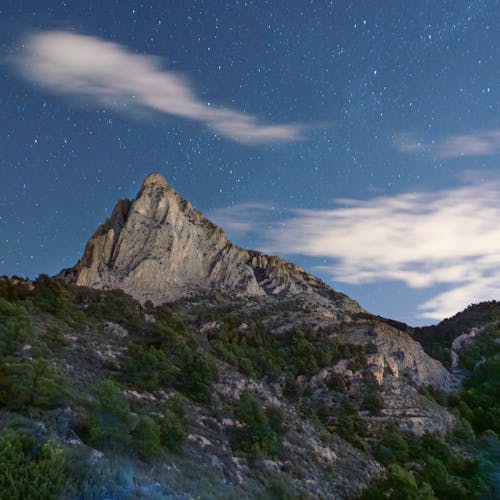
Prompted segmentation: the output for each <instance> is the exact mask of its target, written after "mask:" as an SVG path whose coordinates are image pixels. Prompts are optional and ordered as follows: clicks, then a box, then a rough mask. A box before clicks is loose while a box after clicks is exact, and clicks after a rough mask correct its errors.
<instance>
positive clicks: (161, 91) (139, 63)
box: [14, 31, 301, 143]
mask: <svg viewBox="0 0 500 500" xmlns="http://www.w3.org/2000/svg"><path fill="white" fill-rule="evenodd" d="M24 46H25V49H24V50H23V52H22V53H20V54H19V55H18V56H17V57H16V58H15V59H14V62H15V64H16V65H17V67H18V68H20V70H21V71H22V73H23V74H24V75H25V76H27V77H28V78H30V79H35V80H36V81H37V82H39V83H41V84H42V85H44V86H45V87H47V88H48V89H50V90H52V91H55V92H59V93H63V94H68V95H72V96H85V97H86V98H91V99H93V100H94V101H97V102H98V103H101V104H104V105H108V106H113V107H118V108H120V109H121V110H127V109H129V110H130V111H131V112H133V110H134V108H135V109H137V106H142V107H145V108H149V109H153V110H155V111H158V112H161V113H166V114H170V115H175V116H179V117H182V118H187V119H191V120H197V121H200V122H203V123H205V124H207V125H208V126H210V127H211V128H212V129H213V130H215V131H217V132H219V133H220V134H222V135H224V136H226V137H229V138H231V139H234V140H237V141H240V142H244V143H259V142H276V141H293V140H298V139H300V138H301V127H300V126H299V125H296V124H282V125H266V124H261V123H260V122H259V120H258V119H257V118H256V117H255V116H252V115H248V114H244V113H241V112H238V111H234V110H232V109H228V108H224V107H216V106H212V105H209V104H208V103H205V102H202V101H201V100H200V99H199V98H198V97H196V96H195V94H194V93H193V91H192V90H191V88H190V86H189V85H188V83H187V82H186V81H185V79H184V78H182V77H181V76H179V75H178V74H176V73H174V72H172V71H166V70H164V69H162V68H161V66H160V61H159V59H158V58H156V57H152V56H146V55H140V54H134V53H132V52H130V51H128V50H127V49H126V48H124V47H122V46H121V45H118V44H116V43H111V42H107V41H104V40H102V39H100V38H96V37H91V36H85V35H78V34H74V33H69V32H65V31H51V32H45V33H40V34H35V35H32V36H31V37H29V39H28V40H26V43H25V44H24Z"/></svg>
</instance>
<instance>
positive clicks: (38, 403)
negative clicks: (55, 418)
mask: <svg viewBox="0 0 500 500" xmlns="http://www.w3.org/2000/svg"><path fill="white" fill-rule="evenodd" d="M67 397H68V391H67V384H66V381H65V380H64V379H63V377H62V376H61V375H60V373H59V370H58V369H57V367H56V366H54V365H52V364H50V363H49V362H48V361H46V360H44V359H37V360H35V361H33V362H32V363H30V362H4V363H2V364H0V405H1V406H5V407H6V408H8V409H11V410H25V409H27V407H36V408H41V409H45V410H46V409H51V408H56V407H58V406H60V405H62V404H64V402H65V401H66V399H67Z"/></svg>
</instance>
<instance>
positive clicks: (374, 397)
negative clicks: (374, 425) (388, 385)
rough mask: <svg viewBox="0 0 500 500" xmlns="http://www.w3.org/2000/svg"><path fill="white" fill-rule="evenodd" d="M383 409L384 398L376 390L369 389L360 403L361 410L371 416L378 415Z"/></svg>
mask: <svg viewBox="0 0 500 500" xmlns="http://www.w3.org/2000/svg"><path fill="white" fill-rule="evenodd" d="M383 408H384V398H383V397H382V394H380V391H379V390H378V389H377V388H370V389H369V390H368V392H367V393H366V396H365V397H364V399H363V402H362V403H361V409H362V410H368V411H369V412H370V413H371V414H372V415H379V414H380V411H381V410H382V409H383Z"/></svg>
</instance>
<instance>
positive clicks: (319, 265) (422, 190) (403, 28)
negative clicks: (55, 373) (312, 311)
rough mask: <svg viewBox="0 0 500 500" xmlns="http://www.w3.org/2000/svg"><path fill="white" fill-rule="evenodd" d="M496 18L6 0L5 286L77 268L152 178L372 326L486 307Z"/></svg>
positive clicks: (0, 23)
mask: <svg viewBox="0 0 500 500" xmlns="http://www.w3.org/2000/svg"><path fill="white" fill-rule="evenodd" d="M499 26H500V8H499V5H498V2H497V1H478V0H476V1H474V2H462V1H457V0H454V1H439V2H436V1H418V2H416V1H415V2H403V1H398V2H397V1H390V0H386V1H384V2H369V1H359V2H341V1H338V2H337V1H334V2H313V1H310V2H305V1H304V2H294V1H273V2H264V1H259V2H251V1H247V2H218V1H214V0H211V1H206V2H166V1H158V2H143V3H136V2H107V1H100V2H93V1H85V2H83V1H82V2H71V1H67V2H51V1H44V2H27V1H9V0H7V1H4V2H2V3H1V5H0V51H1V53H0V55H1V66H0V109H1V111H2V115H1V117H2V123H1V125H0V179H1V180H0V274H8V275H11V274H17V275H22V276H32V277H33V276H36V275H38V274H39V273H41V272H45V273H49V274H51V273H56V272H58V271H59V270H60V269H61V268H63V267H67V266H70V265H73V264H74V263H75V262H76V260H77V259H78V258H79V257H80V255H81V253H82V251H83V247H84V244H85V242H86V241H87V239H88V238H89V236H90V235H91V234H92V233H93V231H94V230H95V228H96V227H97V225H98V224H100V223H101V222H102V221H103V220H104V219H105V218H106V216H108V215H109V214H110V211H111V210H112V207H113V205H114V203H115V201H116V200H117V198H119V197H133V196H135V194H136V192H137V191H138V189H139V188H140V184H141V181H142V179H143V178H144V177H145V176H146V175H147V174H148V173H150V172H152V171H158V172H160V173H162V174H163V175H164V176H165V177H166V179H167V181H168V182H169V183H170V184H171V185H173V186H174V187H175V188H176V189H177V190H178V191H179V192H180V193H181V194H182V195H183V196H184V197H186V198H188V199H189V200H190V201H191V202H192V203H193V205H194V206H195V207H196V208H198V209H200V210H201V211H203V212H204V213H206V214H208V215H211V216H212V217H213V218H214V219H215V220H216V221H217V222H219V223H220V224H221V225H222V226H223V228H225V229H226V230H227V232H228V234H229V236H230V237H231V238H232V239H233V240H234V241H235V242H237V243H239V244H241V245H242V246H247V247H259V248H264V249H266V250H270V251H274V252H276V253H279V254H280V255H282V256H284V257H287V258H289V259H290V260H293V261H295V262H297V263H299V264H301V265H303V266H304V267H305V268H306V269H307V270H309V271H311V272H313V273H315V274H317V275H319V276H320V277H322V278H323V279H325V280H326V281H327V282H328V283H330V284H333V285H334V286H335V287H336V288H337V289H339V290H341V291H344V292H346V293H348V294H349V295H351V296H352V297H353V298H355V299H357V300H359V301H360V302H361V304H362V305H363V306H365V307H366V308H367V309H369V310H370V311H372V312H374V313H378V314H383V315H387V316H391V317H394V318H396V319H401V320H405V321H408V322H410V323H413V324H416V323H422V322H423V323H427V322H430V321H435V320H436V319H438V318H440V317H442V316H444V315H447V314H449V313H451V312H453V311H455V310H456V309H457V308H461V307H463V306H465V305H467V304H468V303H470V302H472V301H479V300H484V299H486V298H491V299H493V298H495V299H500V289H498V287H497V285H496V282H497V281H498V282H499V283H500V280H497V279H496V277H497V275H498V276H500V271H499V270H498V269H497V268H498V267H499V263H498V262H497V259H496V255H497V254H498V255H499V256H500V252H497V249H500V235H499V234H498V233H497V228H496V221H497V220H498V219H497V216H500V214H499V213H497V211H498V210H499V209H500V205H499V207H498V208H497V206H496V203H495V200H496V199H497V198H496V195H497V194H500V188H499V187H498V179H499V176H498V173H499V172H498V171H499V164H498V159H499V158H498V155H499V152H500V132H499V129H500V125H499V116H500V109H499V108H500V85H499V83H500V64H499V54H500V28H499ZM56 35H57V36H58V38H55V37H56ZM83 35H85V37H84V36H83ZM80 41H81V42H82V47H83V48H82V53H83V50H87V49H88V50H89V53H90V56H89V54H87V53H85V54H83V55H82V54H80V51H79V50H78V51H77V50H74V45H73V44H75V43H76V44H77V45H78V44H79V43H80ZM49 42H50V43H49ZM87 42H88V44H87ZM109 42H113V43H114V45H112V46H111V45H109ZM66 43H68V44H69V45H67V46H66V45H65V44H66ZM91 44H95V46H96V47H97V49H96V50H92V46H91ZM87 45H88V46H87ZM100 47H102V48H103V50H102V51H101V50H100ZM108 49H109V51H108ZM72 51H73V52H72ZM107 51H108V52H109V57H114V55H113V54H116V56H117V57H119V56H120V55H121V56H123V60H124V61H125V62H123V63H120V64H121V65H120V66H117V67H119V71H116V72H115V73H113V72H112V71H111V70H110V69H109V64H107V65H106V64H104V66H102V67H101V66H99V64H100V63H99V61H101V60H104V55H105V54H107ZM80 56H81V57H80ZM87 56H89V57H90V59H89V60H90V63H89V62H88V61H87V60H86V59H85V61H86V63H85V64H83V63H82V61H83V59H84V58H85V57H87ZM135 56H137V57H135ZM145 56H156V57H157V59H156V60H154V62H152V63H151V65H150V66H151V67H149V66H147V65H148V64H149V63H148V62H147V61H153V60H151V59H148V58H146V57H145ZM107 57H108V56H107ZM74 61H76V62H77V63H78V67H77V69H75V68H76V66H73V63H74ZM108 61H109V60H108ZM105 62H106V61H105ZM56 64H57V68H56V66H55V65H56ZM75 64H76V63H75ZM128 64H130V70H129V69H128V67H127V65H128ZM146 66H147V67H148V68H149V69H150V70H151V71H150V73H148V72H147V71H144V68H145V67H146ZM125 67H126V68H127V69H125V70H123V69H124V68H125ZM72 71H73V73H71V72H72ZM76 71H78V75H77V76H78V78H79V79H80V80H78V81H77V78H76V76H75V75H76ZM85 72H86V73H85ZM144 73H148V74H147V75H146V76H147V78H146V76H145V74H144ZM54 75H55V76H54ZM68 75H69V76H68ZM82 75H83V76H82ZM174 76H175V78H178V81H177V83H178V87H179V88H178V89H177V90H179V89H181V90H182V91H188V92H189V93H190V94H189V96H188V97H187V98H186V99H185V100H181V101H182V102H181V103H180V104H179V105H181V104H182V106H184V108H183V109H182V110H181V111H179V112H178V113H174V112H171V109H173V108H172V104H171V103H170V104H169V105H168V106H167V107H166V108H165V107H163V108H162V106H163V105H162V104H161V102H163V101H161V99H162V98H163V97H164V95H163V94H162V95H160V94H161V92H167V91H168V88H167V87H168V85H167V83H161V85H160V84H158V85H159V87H161V92H160V91H159V90H158V88H159V87H158V86H156V84H157V81H158V79H161V78H163V77H165V78H171V77H174ZM82 79H83V80H82ZM82 81H83V82H84V83H83V84H82ZM169 81H170V80H169ZM61 82H62V83H61ZM96 82H97V84H96ZM162 82H163V80H162ZM91 83H92V85H94V84H96V85H95V86H94V87H92V88H90V84H91ZM82 85H83V87H85V89H84V90H82ZM172 85H173V84H172ZM114 92H117V95H118V98H117V100H118V102H114V101H113V98H114V94H113V93H114ZM110 94H113V96H111V97H110ZM176 95H177V94H176ZM112 97H113V98H112ZM176 99H177V97H176V98H175V99H174V101H175V100H176ZM139 101H140V102H139ZM190 104H192V105H193V109H192V110H187V107H188V105H190ZM169 106H170V107H169ZM205 107H206V109H205ZM222 108H224V109H230V110H231V113H234V115H231V118H230V119H229V121H227V120H226V117H225V116H222V111H220V110H221V109H222ZM213 110H215V111H213ZM245 117H249V121H250V125H248V126H247V123H246V121H245V120H246V119H247V118H245ZM242 123H243V125H242ZM240 125H241V126H244V127H243V128H242V129H241V131H240V132H237V133H236V132H234V130H236V128H237V127H239V126H240ZM273 125H278V126H283V127H284V128H283V129H280V131H279V132H277V131H276V130H275V129H269V128H265V127H267V126H273ZM238 130H239V129H238ZM233 132H234V133H233ZM280 134H281V135H280ZM256 135H258V139H256ZM483 194H484V195H483ZM339 198H341V199H345V198H348V199H350V201H340V202H338V201H337V202H335V201H334V200H338V199H339ZM249 204H251V206H250V205H249ZM339 221H340V222H339ZM423 240H425V241H428V242H429V244H426V245H423V244H421V242H422V241H423ZM483 240H484V244H482V243H481V242H482V241H483ZM476 242H480V243H476ZM349 248H351V249H352V251H350V250H349ZM495 273H497V274H495ZM493 278H494V279H493ZM443 294H444V295H443Z"/></svg>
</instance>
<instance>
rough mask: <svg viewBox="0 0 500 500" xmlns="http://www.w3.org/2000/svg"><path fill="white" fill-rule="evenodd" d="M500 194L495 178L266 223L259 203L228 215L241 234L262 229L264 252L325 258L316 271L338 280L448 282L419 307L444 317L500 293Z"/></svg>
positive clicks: (341, 204)
mask: <svg viewBox="0 0 500 500" xmlns="http://www.w3.org/2000/svg"><path fill="white" fill-rule="evenodd" d="M499 200H500V182H493V183H489V184H486V183H485V184H476V185H472V186H464V187H459V188H454V189H447V190H441V191H437V192H417V193H403V194H399V195H396V196H392V197H388V196H387V197H377V198H372V199H369V200H354V199H342V200H336V206H335V207H334V208H332V209H330V210H291V211H290V212H289V213H288V214H287V215H286V216H281V217H278V218H275V219H274V222H273V223H272V224H262V223H261V219H262V212H263V210H264V209H263V208H262V207H260V208H259V209H257V210H252V209H251V208H249V207H247V208H246V209H245V210H234V209H227V210H226V213H225V216H226V222H228V220H229V219H230V218H231V214H233V222H237V224H235V225H233V229H236V230H238V229H239V230H240V231H241V232H243V233H244V232H255V234H257V231H260V232H262V231H263V230H264V231H265V233H264V238H265V239H264V245H263V246H264V247H265V250H266V251H267V252H271V253H278V254H287V255H292V254H297V255H304V256H310V257H316V258H321V259H324V261H325V264H324V265H322V266H320V267H317V268H315V270H316V271H317V272H321V273H323V274H327V275H329V276H331V278H332V279H333V280H334V281H336V282H344V283H350V284H362V283H370V282H381V281H392V280H397V281H401V282H403V283H405V284H406V285H407V286H409V287H412V288H429V289H431V288H432V287H434V286H436V285H441V288H442V286H444V287H445V288H447V289H448V290H447V291H446V292H443V293H439V294H437V295H435V296H434V297H433V298H432V299H431V300H429V301H427V302H425V303H423V304H420V306H419V313H420V316H421V317H424V318H431V319H442V318H444V317H447V316H450V315H452V314H454V313H456V312H457V311H459V310H461V309H463V308H464V307H466V306H467V305H469V304H470V303H472V302H478V301H481V300H491V299H499V298H500V224H499V221H500V203H499ZM267 216H268V217H269V214H268V215H267ZM216 220H217V219H216ZM245 222H246V223H247V225H245ZM223 227H224V225H223Z"/></svg>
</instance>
